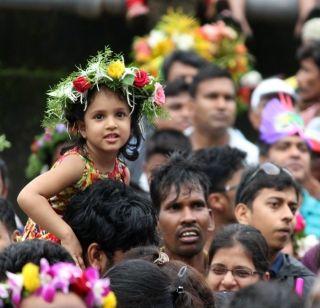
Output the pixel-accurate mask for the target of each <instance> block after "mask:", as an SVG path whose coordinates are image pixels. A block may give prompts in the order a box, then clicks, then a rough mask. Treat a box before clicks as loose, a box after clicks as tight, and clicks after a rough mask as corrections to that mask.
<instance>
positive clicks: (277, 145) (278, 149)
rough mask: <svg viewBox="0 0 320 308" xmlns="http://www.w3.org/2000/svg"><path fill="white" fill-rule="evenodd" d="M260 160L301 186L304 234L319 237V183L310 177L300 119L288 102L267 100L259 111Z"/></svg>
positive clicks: (308, 155) (308, 158)
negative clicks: (282, 170) (304, 222)
mask: <svg viewBox="0 0 320 308" xmlns="http://www.w3.org/2000/svg"><path fill="white" fill-rule="evenodd" d="M259 148H260V161H261V162H264V161H271V162H274V163H276V164H277V165H279V166H281V167H283V168H286V169H288V170H289V171H290V172H291V173H292V175H293V177H294V179H295V180H296V181H297V182H298V183H299V184H300V185H301V186H302V187H303V190H302V203H301V208H300V213H301V214H302V216H303V217H304V219H305V220H306V228H305V230H304V231H305V233H306V234H307V235H309V234H314V235H316V236H317V237H320V224H319V221H320V200H319V199H320V195H319V191H320V183H319V182H318V181H317V180H316V179H315V178H314V177H313V176H312V175H311V151H310V147H309V140H308V139H307V138H306V137H305V134H304V126H303V120H302V119H301V117H300V116H299V115H298V114H297V113H296V112H295V110H294V109H293V107H292V105H290V104H289V102H285V101H282V100H278V99H273V100H271V101H269V102H268V103H267V104H266V106H265V108H264V109H263V111H262V121H261V126H260V146H259Z"/></svg>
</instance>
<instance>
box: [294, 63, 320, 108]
mask: <svg viewBox="0 0 320 308" xmlns="http://www.w3.org/2000/svg"><path fill="white" fill-rule="evenodd" d="M297 81H298V88H299V95H300V97H301V99H302V100H303V101H305V102H312V101H313V102H314V101H318V100H319V99H320V70H319V68H318V66H317V65H316V63H315V62H314V61H313V59H311V58H307V59H304V60H302V61H301V63H300V68H299V71H298V73H297Z"/></svg>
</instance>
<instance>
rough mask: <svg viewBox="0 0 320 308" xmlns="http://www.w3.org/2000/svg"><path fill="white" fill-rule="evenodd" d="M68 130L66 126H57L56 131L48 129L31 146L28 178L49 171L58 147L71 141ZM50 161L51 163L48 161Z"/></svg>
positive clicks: (27, 170) (27, 171)
mask: <svg viewBox="0 0 320 308" xmlns="http://www.w3.org/2000/svg"><path fill="white" fill-rule="evenodd" d="M69 138H70V137H69V134H68V131H67V128H66V126H65V125H64V124H61V123H60V124H57V125H56V126H55V128H54V129H50V128H46V129H45V132H44V133H43V134H42V135H40V136H36V137H35V139H34V141H33V142H32V144H31V152H32V153H31V155H30V156H29V159H28V166H27V168H26V171H25V173H26V177H27V178H28V179H33V178H35V177H36V176H38V175H39V174H41V173H42V172H43V171H47V170H48V169H49V168H50V166H49V165H48V164H50V160H51V158H52V156H53V154H54V151H55V149H56V146H57V145H58V144H60V143H64V142H66V141H67V140H68V139H69ZM48 160H49V161H48Z"/></svg>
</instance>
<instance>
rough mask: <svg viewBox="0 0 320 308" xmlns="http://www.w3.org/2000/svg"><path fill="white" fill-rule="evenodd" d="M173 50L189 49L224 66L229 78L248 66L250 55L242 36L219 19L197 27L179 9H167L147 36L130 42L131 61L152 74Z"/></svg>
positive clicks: (238, 75)
mask: <svg viewBox="0 0 320 308" xmlns="http://www.w3.org/2000/svg"><path fill="white" fill-rule="evenodd" d="M174 50H193V51H194V52H196V53H197V54H199V55H200V56H202V57H203V58H205V59H207V60H208V61H210V62H213V63H214V64H217V65H220V66H222V67H224V68H227V69H228V70H229V71H230V73H231V74H232V77H233V79H234V80H235V81H236V82H238V81H239V79H240V77H241V76H242V75H243V74H245V73H246V72H248V71H249V69H250V55H249V53H248V51H247V48H246V47H245V44H244V37H242V36H241V35H239V34H238V33H237V32H236V31H235V30H234V29H233V28H231V27H230V26H228V25H226V24H225V23H224V22H223V21H218V22H216V23H211V24H206V25H203V26H200V24H199V22H198V21H197V20H196V19H195V18H193V17H191V16H188V15H185V14H183V13H182V12H181V11H173V10H169V11H168V13H167V14H166V15H164V16H163V17H162V19H161V20H160V21H159V23H158V24H157V25H156V26H155V28H154V29H153V30H152V31H151V32H150V34H149V35H147V36H144V37H138V38H136V39H135V40H134V43H133V58H134V62H135V63H137V64H138V65H141V67H142V68H143V69H145V70H146V71H148V72H149V73H151V74H152V75H154V76H157V75H158V72H159V70H160V67H161V65H162V62H163V60H164V58H165V57H166V56H167V55H169V54H170V53H171V52H173V51H174Z"/></svg>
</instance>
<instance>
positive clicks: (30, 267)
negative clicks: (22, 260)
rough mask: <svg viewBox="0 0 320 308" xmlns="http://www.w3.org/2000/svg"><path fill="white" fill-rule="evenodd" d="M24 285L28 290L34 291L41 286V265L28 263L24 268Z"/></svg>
mask: <svg viewBox="0 0 320 308" xmlns="http://www.w3.org/2000/svg"><path fill="white" fill-rule="evenodd" d="M22 277H23V285H24V287H25V289H26V290H27V291H28V292H34V291H36V290H37V289H38V288H39V287H40V277H39V266H37V265H35V264H32V263H27V264H26V265H25V266H24V267H23V268H22Z"/></svg>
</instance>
